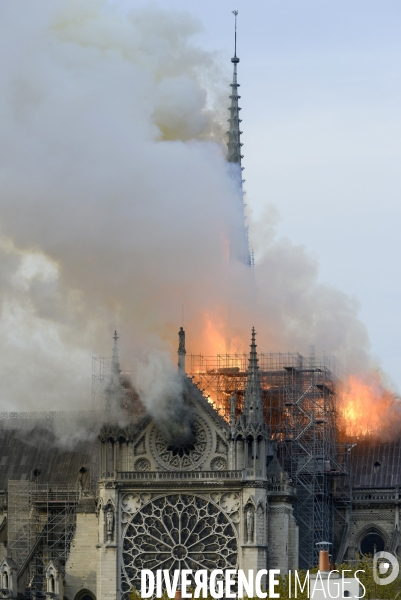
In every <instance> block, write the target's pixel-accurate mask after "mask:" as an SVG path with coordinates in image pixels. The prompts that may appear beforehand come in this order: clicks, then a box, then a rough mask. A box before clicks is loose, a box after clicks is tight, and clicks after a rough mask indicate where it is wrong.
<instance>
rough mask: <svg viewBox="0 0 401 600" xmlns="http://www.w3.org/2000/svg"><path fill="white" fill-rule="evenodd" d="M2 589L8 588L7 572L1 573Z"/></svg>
mask: <svg viewBox="0 0 401 600" xmlns="http://www.w3.org/2000/svg"><path fill="white" fill-rule="evenodd" d="M3 589H5V590H8V573H4V575H3Z"/></svg>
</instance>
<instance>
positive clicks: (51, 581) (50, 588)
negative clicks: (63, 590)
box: [49, 575, 54, 593]
mask: <svg viewBox="0 0 401 600" xmlns="http://www.w3.org/2000/svg"><path fill="white" fill-rule="evenodd" d="M49 592H51V593H54V577H53V575H50V577H49Z"/></svg>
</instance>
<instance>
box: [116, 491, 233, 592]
mask: <svg viewBox="0 0 401 600" xmlns="http://www.w3.org/2000/svg"><path fill="white" fill-rule="evenodd" d="M237 551H238V544H237V538H236V533H235V530H234V527H233V525H232V523H231V522H230V520H229V519H228V517H227V516H226V515H225V514H224V512H223V511H222V510H221V509H220V508H219V507H218V506H217V505H216V504H215V503H213V502H211V501H210V500H208V499H206V498H202V497H200V496H193V495H190V494H172V495H168V496H162V497H159V498H154V499H152V500H151V501H150V502H148V503H147V504H145V505H144V506H143V507H142V508H141V509H140V510H138V511H137V512H136V514H135V515H134V516H133V517H132V519H131V521H130V522H129V523H128V525H127V527H126V529H125V532H124V541H123V572H124V575H125V577H124V578H123V579H124V580H125V582H124V585H123V588H124V591H128V590H129V589H131V588H132V586H135V587H136V588H137V589H139V585H140V571H141V570H142V569H152V570H153V569H169V570H170V571H173V570H174V569H192V570H194V571H195V570H198V569H208V570H212V569H233V568H235V567H236V564H237Z"/></svg>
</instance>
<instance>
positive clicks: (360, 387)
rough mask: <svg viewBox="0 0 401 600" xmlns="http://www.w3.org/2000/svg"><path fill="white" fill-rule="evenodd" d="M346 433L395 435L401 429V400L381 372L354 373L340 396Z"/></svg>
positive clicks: (340, 406)
mask: <svg viewBox="0 0 401 600" xmlns="http://www.w3.org/2000/svg"><path fill="white" fill-rule="evenodd" d="M339 412H340V417H342V419H341V420H342V423H341V429H342V435H345V436H347V437H348V436H351V437H361V436H375V437H379V438H381V439H388V438H391V437H394V436H395V435H396V434H397V433H399V432H400V431H401V402H400V399H399V398H398V397H397V396H396V395H395V394H394V392H392V391H391V390H389V389H387V388H386V387H385V386H384V384H383V382H382V380H381V377H380V375H379V374H378V373H375V374H369V375H367V376H364V377H363V378H362V377H357V376H356V375H350V376H349V377H348V379H347V381H346V382H345V383H344V385H343V386H342V389H341V390H340V395H339Z"/></svg>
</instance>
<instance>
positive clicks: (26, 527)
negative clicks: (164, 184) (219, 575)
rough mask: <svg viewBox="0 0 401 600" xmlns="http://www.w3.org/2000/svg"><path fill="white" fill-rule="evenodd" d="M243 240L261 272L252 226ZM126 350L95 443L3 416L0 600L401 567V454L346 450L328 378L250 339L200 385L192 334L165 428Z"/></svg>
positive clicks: (106, 598) (235, 124)
mask: <svg viewBox="0 0 401 600" xmlns="http://www.w3.org/2000/svg"><path fill="white" fill-rule="evenodd" d="M231 60H232V63H233V82H232V84H231V88H232V92H231V96H230V99H231V105H230V108H229V110H230V118H229V132H228V157H227V158H228V161H229V163H230V165H231V167H232V173H233V176H234V177H236V178H237V180H238V187H239V192H240V193H239V196H240V197H241V202H242V166H241V159H242V155H241V146H242V144H241V141H240V135H241V131H240V119H239V110H240V108H239V106H238V100H239V98H240V96H239V95H238V86H239V84H238V82H237V66H238V63H239V58H238V57H237V53H236V46H235V53H234V57H233V58H232V59H231ZM241 208H242V207H241ZM242 210H243V208H242ZM239 238H240V240H239V243H238V244H237V245H236V250H235V252H236V255H237V256H236V258H237V259H239V260H241V261H242V262H244V263H245V264H246V265H248V266H249V268H251V267H252V262H253V260H252V256H251V254H250V252H249V246H248V239H247V230H246V228H245V226H244V227H243V230H242V232H241V235H240V236H239ZM237 241H238V240H237ZM117 340H118V336H117V334H115V336H114V348H113V356H112V359H111V361H110V368H109V369H108V371H106V372H105V373H102V376H101V377H100V378H99V380H98V382H97V383H99V382H101V383H99V385H100V387H102V386H103V387H102V390H103V392H104V397H105V399H106V401H105V406H104V411H103V412H102V415H101V418H102V423H103V425H102V426H101V427H100V428H98V429H97V430H96V427H95V428H94V426H93V422H94V421H96V420H94V419H93V418H92V417H93V413H91V414H87V413H82V415H81V414H80V416H79V418H80V419H81V420H82V421H83V422H86V421H87V422H88V438H87V439H86V440H84V441H77V442H76V443H74V444H73V445H72V447H71V448H70V449H61V448H60V447H59V446H58V445H57V443H56V440H57V431H59V430H60V427H63V419H66V418H67V417H66V413H62V412H54V413H1V414H0V597H2V598H14V599H17V598H20V599H23V598H25V599H30V598H32V599H34V598H37V599H39V598H47V599H49V600H50V599H56V600H129V597H130V594H131V591H132V590H133V589H134V588H135V589H139V588H140V574H141V571H142V570H143V569H150V570H157V569H168V570H170V571H174V570H182V569H189V570H192V571H196V570H199V569H206V570H208V571H211V570H213V569H222V570H225V569H242V570H244V571H245V572H247V571H248V570H253V571H254V572H255V571H258V570H261V569H269V568H275V569H279V570H280V571H281V572H282V573H285V572H287V571H288V570H289V569H291V570H294V569H297V568H298V567H300V568H310V567H312V566H313V565H315V564H316V563H317V552H318V548H319V544H321V543H322V542H324V543H326V544H327V545H328V546H329V547H330V554H331V561H332V563H337V564H339V563H342V562H343V561H349V562H352V561H354V560H355V559H356V557H357V556H358V555H366V554H372V553H373V552H374V551H375V550H378V551H380V550H387V551H389V552H392V553H393V554H394V555H396V556H398V555H399V552H400V547H399V542H400V539H399V527H400V526H399V502H400V500H399V490H400V486H401V444H400V443H399V442H398V441H395V442H388V443H376V442H372V441H370V442H369V441H365V442H364V441H360V440H349V443H343V444H339V443H338V437H337V425H336V378H335V377H334V375H333V374H332V372H331V371H330V369H329V368H328V366H327V365H326V364H317V363H316V360H315V357H314V356H313V355H311V356H310V357H303V356H301V355H299V354H297V353H295V354H277V355H272V354H263V353H260V352H258V351H257V345H256V332H255V329H252V332H250V351H249V354H248V355H246V356H244V357H243V358H242V359H241V357H238V356H236V357H235V360H234V359H233V360H232V361H231V359H230V357H229V356H228V355H227V356H226V357H225V358H224V360H225V361H226V362H224V363H223V362H220V363H215V364H213V365H209V366H208V365H207V364H206V363H205V364H202V365H201V366H200V367H199V368H197V369H195V370H192V371H191V370H190V369H188V368H187V366H186V348H185V332H184V330H183V328H181V329H180V331H179V337H178V377H179V378H180V381H181V384H182V394H181V397H180V398H179V403H178V408H177V411H176V412H175V413H174V416H173V417H171V418H170V416H168V417H165V415H160V416H159V418H158V419H157V420H155V418H153V417H151V416H150V415H149V414H148V413H147V412H146V411H145V409H144V407H143V406H142V404H141V402H140V399H139V398H138V396H137V394H136V392H135V391H134V390H132V388H130V387H129V385H128V384H127V381H126V380H125V379H124V377H123V375H122V373H121V369H120V363H119V357H118V347H117ZM219 360H220V359H219ZM191 369H192V366H191ZM205 389H207V391H208V392H209V394H205V393H204V392H205ZM212 400H213V401H212ZM121 411H122V413H123V414H124V415H125V419H124V422H123V423H122V421H121V419H119V418H117V414H119V415H120V414H122V413H121ZM163 417H164V418H163ZM90 423H92V429H91V426H90ZM265 584H266V582H264V585H265Z"/></svg>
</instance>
